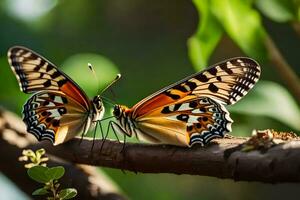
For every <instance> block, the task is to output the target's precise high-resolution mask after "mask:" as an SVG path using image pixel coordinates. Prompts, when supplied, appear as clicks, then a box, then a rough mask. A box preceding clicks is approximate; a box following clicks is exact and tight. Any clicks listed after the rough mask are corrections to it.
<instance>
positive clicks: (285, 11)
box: [255, 0, 299, 22]
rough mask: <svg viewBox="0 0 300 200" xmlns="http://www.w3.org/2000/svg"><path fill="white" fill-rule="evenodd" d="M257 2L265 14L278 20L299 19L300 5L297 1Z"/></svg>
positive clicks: (270, 0) (273, 0)
mask: <svg viewBox="0 0 300 200" xmlns="http://www.w3.org/2000/svg"><path fill="white" fill-rule="evenodd" d="M255 4H256V6H257V7H258V9H259V10H260V11H261V12H262V13H263V14H264V15H266V16H267V17H269V18H270V19H272V20H274V21H276V22H289V21H292V20H297V10H298V9H299V5H298V6H297V4H296V3H295V1H290V0H289V1H286V0H256V1H255Z"/></svg>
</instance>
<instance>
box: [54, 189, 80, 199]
mask: <svg viewBox="0 0 300 200" xmlns="http://www.w3.org/2000/svg"><path fill="white" fill-rule="evenodd" d="M76 195H77V190H76V189H75V188H66V189H63V190H61V191H60V192H59V193H58V196H59V197H60V198H61V199H72V198H74V197H75V196H76Z"/></svg>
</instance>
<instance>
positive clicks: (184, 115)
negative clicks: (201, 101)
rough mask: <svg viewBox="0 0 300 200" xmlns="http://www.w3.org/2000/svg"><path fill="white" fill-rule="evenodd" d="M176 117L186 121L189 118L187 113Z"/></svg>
mask: <svg viewBox="0 0 300 200" xmlns="http://www.w3.org/2000/svg"><path fill="white" fill-rule="evenodd" d="M176 118H177V119H178V120H180V121H183V122H188V120H189V116H188V115H187V114H180V115H178V116H177V117H176Z"/></svg>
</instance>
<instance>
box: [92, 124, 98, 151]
mask: <svg viewBox="0 0 300 200" xmlns="http://www.w3.org/2000/svg"><path fill="white" fill-rule="evenodd" d="M97 128H98V123H97V122H96V126H95V129H94V134H93V144H92V148H91V153H92V151H93V148H94V145H95V139H96V133H97Z"/></svg>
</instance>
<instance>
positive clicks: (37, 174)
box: [27, 166, 51, 183]
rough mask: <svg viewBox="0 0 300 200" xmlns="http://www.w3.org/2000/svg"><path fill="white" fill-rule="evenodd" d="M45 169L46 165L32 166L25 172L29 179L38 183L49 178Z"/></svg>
mask: <svg viewBox="0 0 300 200" xmlns="http://www.w3.org/2000/svg"><path fill="white" fill-rule="evenodd" d="M47 171H48V167H43V166H34V167H31V168H29V169H28V170H27V174H28V176H29V177H30V178H31V179H33V180H35V181H37V182H39V183H47V182H49V181H50V180H51V177H49V176H47V174H46V172H47Z"/></svg>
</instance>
